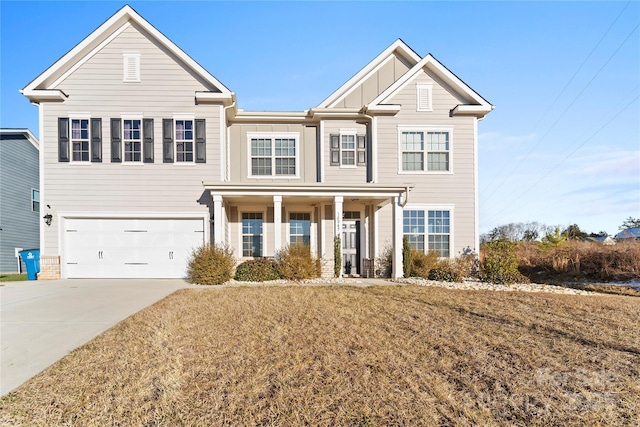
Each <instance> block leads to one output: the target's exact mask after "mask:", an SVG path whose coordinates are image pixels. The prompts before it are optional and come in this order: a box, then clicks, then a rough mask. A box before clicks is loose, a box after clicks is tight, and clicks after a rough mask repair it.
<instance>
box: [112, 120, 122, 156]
mask: <svg viewBox="0 0 640 427" xmlns="http://www.w3.org/2000/svg"><path fill="white" fill-rule="evenodd" d="M121 135H122V120H120V119H111V163H120V162H122V139H121V138H122V136H121Z"/></svg>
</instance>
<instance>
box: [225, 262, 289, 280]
mask: <svg viewBox="0 0 640 427" xmlns="http://www.w3.org/2000/svg"><path fill="white" fill-rule="evenodd" d="M234 278H235V279H236V280H239V281H243V282H266V281H268V280H278V279H282V275H281V274H280V271H279V270H278V266H277V265H276V263H275V262H274V261H273V260H271V259H269V258H256V259H250V260H248V261H245V262H243V263H242V264H240V265H239V266H238V267H236V275H235V277H234Z"/></svg>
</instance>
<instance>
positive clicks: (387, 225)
mask: <svg viewBox="0 0 640 427" xmlns="http://www.w3.org/2000/svg"><path fill="white" fill-rule="evenodd" d="M417 83H430V84H432V85H433V94H432V100H433V111H428V112H424V111H416V107H417V104H416V100H417V94H416V84H417ZM389 103H390V104H400V105H402V108H401V110H400V112H399V113H398V114H397V115H396V116H394V117H380V118H378V178H379V182H380V183H384V184H395V183H400V184H404V183H411V184H415V188H414V189H413V190H412V191H411V193H410V196H409V205H407V207H406V208H407V209H411V206H415V205H421V206H428V205H453V206H454V217H453V232H454V233H455V235H454V245H455V246H454V247H453V248H452V251H451V253H452V255H457V254H458V253H459V252H460V251H461V250H463V249H464V248H466V247H467V246H469V247H471V248H474V246H475V209H476V206H475V182H474V180H475V175H474V167H475V166H474V164H475V163H474V120H475V119H474V118H473V117H450V116H449V111H450V110H451V109H453V108H454V107H455V106H456V105H458V104H460V103H462V100H461V99H459V98H458V97H457V96H456V95H455V94H454V92H453V90H451V89H450V88H448V87H446V86H445V85H443V84H442V82H441V81H439V80H437V79H434V78H432V77H431V76H429V75H427V74H426V73H420V74H419V75H418V76H417V77H416V78H415V79H414V80H412V81H410V82H409V83H408V84H407V85H406V86H405V87H404V88H403V89H402V90H401V91H400V92H399V93H398V94H396V96H394V97H393V99H391V100H389ZM399 125H400V126H436V127H443V128H448V129H451V130H452V138H451V146H450V147H451V151H450V165H451V169H452V172H453V173H450V174H432V173H416V174H408V173H403V174H399V173H398V168H399V167H398V126H399ZM384 210H385V211H386V210H387V208H385V209H384ZM389 211H390V209H389ZM383 215H385V218H386V217H389V218H388V221H387V220H381V221H379V225H378V232H379V233H380V237H379V239H381V240H379V242H380V244H381V245H382V241H383V240H384V239H385V238H386V236H391V232H392V228H391V227H392V223H391V218H390V214H387V213H386V212H385V213H384V214H383ZM475 249H476V250H477V248H475Z"/></svg>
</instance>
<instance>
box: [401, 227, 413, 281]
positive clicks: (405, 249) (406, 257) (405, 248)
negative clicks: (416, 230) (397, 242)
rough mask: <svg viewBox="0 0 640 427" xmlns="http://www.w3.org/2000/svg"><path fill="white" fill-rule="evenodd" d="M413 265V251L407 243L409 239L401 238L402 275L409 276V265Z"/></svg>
mask: <svg viewBox="0 0 640 427" xmlns="http://www.w3.org/2000/svg"><path fill="white" fill-rule="evenodd" d="M412 265H413V253H412V251H411V246H410V245H409V239H407V238H406V237H403V238H402V272H403V273H404V277H407V278H409V277H411V267H412Z"/></svg>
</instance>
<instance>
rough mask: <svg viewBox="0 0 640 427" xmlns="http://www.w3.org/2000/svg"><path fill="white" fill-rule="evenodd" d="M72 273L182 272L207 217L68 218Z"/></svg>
mask: <svg viewBox="0 0 640 427" xmlns="http://www.w3.org/2000/svg"><path fill="white" fill-rule="evenodd" d="M64 239H65V258H66V265H67V277H70V278H72V277H76V278H91V277H104V278H182V277H185V275H186V264H187V259H188V257H189V255H190V254H191V252H192V250H193V248H195V247H198V246H200V245H202V244H203V243H204V222H203V220H202V219H67V220H66V227H65V236H64Z"/></svg>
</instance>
